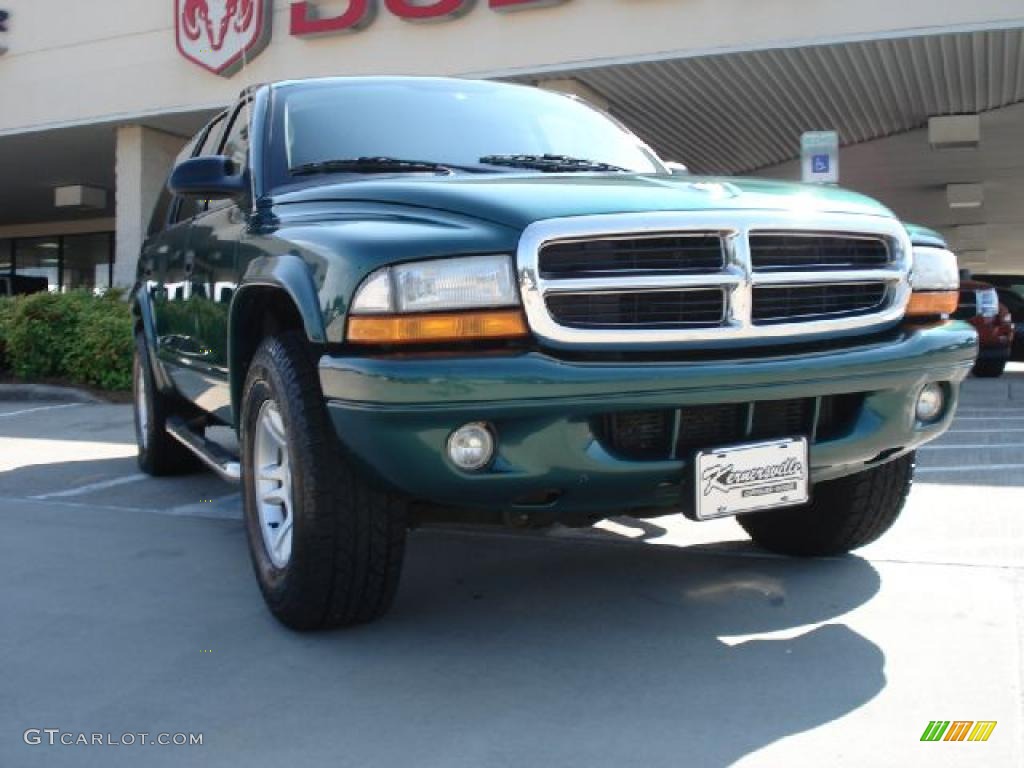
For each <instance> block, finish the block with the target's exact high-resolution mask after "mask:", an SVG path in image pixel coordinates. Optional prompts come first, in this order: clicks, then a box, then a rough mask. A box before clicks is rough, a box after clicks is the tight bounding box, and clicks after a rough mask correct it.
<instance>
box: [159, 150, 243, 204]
mask: <svg viewBox="0 0 1024 768" xmlns="http://www.w3.org/2000/svg"><path fill="white" fill-rule="evenodd" d="M167 188H168V189H169V190H171V192H172V193H174V194H175V195H179V196H180V197H195V198H198V199H200V200H228V199H233V198H237V197H241V196H242V195H244V194H245V193H246V191H247V188H248V185H247V184H246V180H245V176H244V175H243V174H241V173H238V172H237V169H236V168H235V164H234V163H233V162H232V161H231V159H230V158H227V157H222V156H221V155H215V156H214V155H211V156H208V157H193V158H192V159H191V160H185V161H184V162H181V163H178V165H177V166H175V168H174V171H172V173H171V178H170V180H169V181H168V182H167Z"/></svg>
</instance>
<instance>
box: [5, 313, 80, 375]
mask: <svg viewBox="0 0 1024 768" xmlns="http://www.w3.org/2000/svg"><path fill="white" fill-rule="evenodd" d="M82 304H83V298H82V297H81V296H80V295H79V294H67V295H63V296H62V295H59V294H55V293H34V294H32V295H31V296H23V297H21V298H19V299H17V300H16V301H15V309H14V315H13V317H12V319H11V330H10V335H9V336H8V337H7V349H8V354H9V355H10V357H11V367H12V368H13V369H14V372H15V373H16V374H17V375H18V376H19V377H21V378H23V379H42V378H48V377H53V376H61V375H62V374H63V373H64V356H65V355H66V354H67V353H68V350H69V349H70V347H71V342H72V340H73V339H74V336H75V331H76V330H77V327H78V315H79V312H80V311H81V307H82Z"/></svg>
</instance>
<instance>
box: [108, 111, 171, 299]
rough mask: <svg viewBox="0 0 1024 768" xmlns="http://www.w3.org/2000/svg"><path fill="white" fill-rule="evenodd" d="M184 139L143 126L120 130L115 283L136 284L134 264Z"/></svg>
mask: <svg viewBox="0 0 1024 768" xmlns="http://www.w3.org/2000/svg"><path fill="white" fill-rule="evenodd" d="M183 146H185V140H184V139H181V138H179V137H177V136H172V135H171V134H169V133H164V132H162V131H157V130H154V129H152V128H146V127H145V126H142V125H123V126H121V127H119V128H118V129H117V148H116V168H115V174H116V185H117V190H116V193H115V209H116V212H117V248H116V256H115V258H114V285H116V286H120V287H122V288H130V287H131V286H132V285H134V284H135V265H136V260H137V259H138V256H139V249H140V248H141V247H142V241H143V240H144V239H145V237H146V230H147V229H148V227H149V219H150V217H151V216H152V215H153V207H154V206H155V205H156V201H157V198H159V196H160V192H161V190H162V189H163V185H164V183H165V182H166V181H167V174H168V173H169V172H170V169H171V165H172V164H173V163H174V158H175V157H177V155H178V153H179V152H180V151H181V148H182V147H183Z"/></svg>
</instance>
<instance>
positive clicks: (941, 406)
mask: <svg viewBox="0 0 1024 768" xmlns="http://www.w3.org/2000/svg"><path fill="white" fill-rule="evenodd" d="M945 407H946V393H945V391H944V390H943V388H942V385H941V384H935V383H932V384H925V385H924V387H923V388H922V389H921V394H919V395H918V396H917V420H918V421H921V422H923V423H925V424H931V423H932V422H933V421H938V420H939V417H940V416H942V412H943V410H945Z"/></svg>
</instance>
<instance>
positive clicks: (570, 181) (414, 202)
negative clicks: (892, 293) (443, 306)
mask: <svg viewBox="0 0 1024 768" xmlns="http://www.w3.org/2000/svg"><path fill="white" fill-rule="evenodd" d="M319 201H325V202H326V201H337V202H361V203H385V204H393V205H406V206H414V207H420V208H431V209H436V210H442V211H448V212H452V213H457V214H462V215H465V216H472V217H474V218H477V219H483V220H487V221H491V222H495V223H499V224H504V225H506V226H509V227H515V228H518V229H523V228H525V227H526V226H528V225H529V224H532V223H533V222H535V221H539V220H541V219H553V218H562V217H570V216H587V215H600V214H613V213H643V212H646V211H705V210H729V211H743V210H768V211H806V212H808V213H825V212H827V213H857V214H866V215H871V216H885V217H892V216H893V214H892V212H891V211H889V209H887V208H886V207H885V206H883V205H881V204H880V203H878V202H876V201H875V200H872V199H871V198H869V197H865V196H864V195H860V194H858V193H856V192H850V191H848V190H845V189H840V188H837V187H825V186H818V185H809V184H796V183H791V182H782V181H773V180H770V179H738V178H712V177H707V178H702V177H695V176H685V177H681V176H634V175H623V174H599V175H598V174H587V175H579V174H573V175H568V174H566V175H562V174H551V175H536V174H531V175H520V174H508V175H505V174H501V175H499V174H489V175H487V176H470V175H465V176H447V177H437V176H415V177H411V176H402V177H394V176H389V177H386V178H382V177H371V178H369V179H359V180H356V181H352V180H348V181H345V182H340V183H338V182H334V183H321V184H316V185H311V186H307V187H303V188H301V189H297V190H292V191H289V192H285V193H283V194H279V195H275V196H274V200H273V202H274V204H275V205H278V204H284V205H287V204H292V203H310V202H319Z"/></svg>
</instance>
